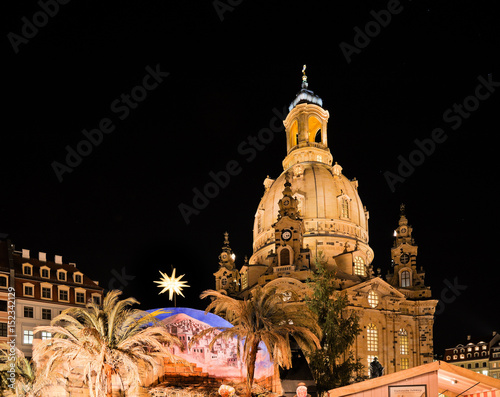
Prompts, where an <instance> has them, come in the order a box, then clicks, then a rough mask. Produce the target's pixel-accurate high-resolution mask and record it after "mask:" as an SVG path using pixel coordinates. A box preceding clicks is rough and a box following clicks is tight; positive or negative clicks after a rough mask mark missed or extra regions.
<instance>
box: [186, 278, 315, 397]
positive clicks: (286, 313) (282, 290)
mask: <svg viewBox="0 0 500 397" xmlns="http://www.w3.org/2000/svg"><path fill="white" fill-rule="evenodd" d="M282 280H283V279H282ZM283 281H284V280H283ZM294 281H295V280H289V282H282V283H272V282H271V283H269V284H267V285H266V286H264V287H260V286H257V287H255V288H254V289H253V290H252V294H251V296H250V297H249V298H245V299H243V300H238V299H234V298H231V297H229V296H227V295H225V294H223V293H221V292H217V291H214V290H207V291H204V292H203V293H202V294H201V298H207V297H210V298H213V300H212V302H211V303H210V304H209V305H208V307H207V308H206V312H209V311H213V313H214V314H217V315H220V316H221V317H223V318H225V319H226V320H227V321H229V322H230V323H231V324H232V325H233V327H212V328H208V329H206V330H204V331H202V332H200V333H199V334H197V335H196V336H195V338H194V341H193V342H195V341H196V340H198V339H200V338H201V337H203V336H204V335H207V334H212V333H213V334H214V337H213V339H212V341H211V343H210V345H209V347H210V348H212V347H213V345H214V344H215V342H216V341H217V340H219V339H221V338H222V339H231V338H234V337H236V338H237V340H238V346H241V343H243V357H244V361H245V363H246V368H247V382H246V387H247V394H248V396H251V394H252V392H251V390H252V384H253V380H254V374H255V362H256V358H257V351H258V346H259V343H260V342H263V343H264V344H265V346H266V348H267V350H268V351H269V355H270V358H271V360H272V361H273V362H274V364H276V365H279V366H281V367H283V368H290V366H291V349H290V336H293V338H294V339H295V340H296V341H297V343H298V344H299V345H300V346H301V348H303V349H305V350H306V351H307V350H311V349H314V348H318V347H319V338H318V335H320V333H321V330H320V329H319V327H318V326H317V323H316V320H315V317H314V315H313V314H312V312H310V311H309V310H308V309H307V308H306V307H305V305H304V304H303V303H300V302H299V300H300V296H301V295H300V293H301V292H302V291H303V290H304V287H303V285H301V284H300V283H295V282H294ZM214 331H215V332H214ZM217 331H219V333H216V332H217ZM193 342H192V343H193ZM238 353H239V351H238Z"/></svg>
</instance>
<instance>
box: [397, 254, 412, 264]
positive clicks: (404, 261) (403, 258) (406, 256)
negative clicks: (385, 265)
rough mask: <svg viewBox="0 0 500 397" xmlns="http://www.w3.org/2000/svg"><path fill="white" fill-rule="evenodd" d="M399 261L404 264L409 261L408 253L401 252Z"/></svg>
mask: <svg viewBox="0 0 500 397" xmlns="http://www.w3.org/2000/svg"><path fill="white" fill-rule="evenodd" d="M399 259H400V261H401V263H402V264H403V265H406V264H407V263H408V262H409V261H410V255H408V254H403V255H401V256H400V258H399Z"/></svg>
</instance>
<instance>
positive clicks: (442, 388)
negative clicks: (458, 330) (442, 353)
mask: <svg viewBox="0 0 500 397" xmlns="http://www.w3.org/2000/svg"><path fill="white" fill-rule="evenodd" d="M426 374H427V375H430V377H431V378H433V377H437V387H438V391H439V393H446V394H443V396H458V395H460V396H464V397H465V396H476V395H478V393H488V392H489V393H490V394H487V396H488V397H500V380H498V379H494V378H492V377H490V376H486V375H482V374H478V373H476V372H474V371H471V370H468V369H465V368H461V367H457V366H455V365H452V364H448V363H446V362H444V361H434V362H432V363H429V364H424V365H420V366H418V367H413V368H410V369H406V370H403V371H399V372H395V373H392V374H388V375H384V376H381V377H379V378H374V379H369V380H366V381H364V382H359V383H354V384H352V385H349V386H344V387H339V388H337V389H333V390H330V391H329V392H328V393H329V397H340V396H351V395H352V396H354V395H366V394H362V393H364V392H367V391H369V390H373V389H376V388H381V387H386V386H391V385H394V384H401V385H403V384H406V385H409V384H411V379H412V378H417V377H422V375H426ZM408 381H410V383H408ZM434 381H435V379H434ZM419 384H422V382H421V381H419ZM427 394H428V395H429V396H431V395H436V394H432V391H429V390H428V392H427ZM373 395H377V394H373ZM385 395H387V393H386V394H385Z"/></svg>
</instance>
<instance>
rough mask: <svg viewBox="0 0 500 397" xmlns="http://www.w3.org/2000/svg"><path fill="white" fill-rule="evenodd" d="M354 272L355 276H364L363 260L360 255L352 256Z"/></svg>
mask: <svg viewBox="0 0 500 397" xmlns="http://www.w3.org/2000/svg"><path fill="white" fill-rule="evenodd" d="M354 274H355V275H356V276H365V275H366V274H365V261H364V260H363V258H362V257H360V256H356V257H355V258H354Z"/></svg>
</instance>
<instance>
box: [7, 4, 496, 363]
mask: <svg viewBox="0 0 500 397" xmlns="http://www.w3.org/2000/svg"><path fill="white" fill-rule="evenodd" d="M41 3H43V1H42V2H35V1H25V2H22V4H21V3H19V4H18V3H14V4H12V2H10V3H9V5H8V7H9V8H8V9H7V8H5V7H6V5H5V4H4V5H3V7H4V8H5V9H4V11H3V12H2V21H3V24H2V26H3V29H4V31H3V37H4V40H3V46H2V51H3V54H4V55H3V59H4V62H3V65H4V72H3V76H4V82H3V84H2V87H3V88H4V89H3V99H4V101H3V103H4V105H3V113H4V116H3V121H4V123H3V132H2V138H1V146H2V155H1V156H0V170H1V179H0V180H1V181H2V190H1V191H2V194H1V199H0V232H3V233H8V234H9V235H10V238H11V239H12V240H13V242H14V243H15V244H16V249H21V248H27V249H30V250H31V251H32V253H33V255H36V253H37V252H38V251H43V252H47V254H48V257H49V258H50V257H53V255H55V254H58V255H63V258H64V260H65V261H66V262H76V263H77V265H78V266H79V268H80V269H81V270H82V271H84V272H85V273H87V274H88V275H89V276H91V277H92V278H94V279H97V280H99V281H100V284H101V285H103V286H104V287H105V288H112V287H118V286H120V285H121V287H122V288H123V290H124V294H125V295H126V296H134V297H136V298H137V299H138V300H139V301H141V307H143V308H145V309H149V308H155V307H163V306H168V305H169V304H170V303H169V301H168V299H167V297H166V296H165V295H162V296H158V295H157V294H158V291H159V289H158V288H157V287H156V284H154V283H153V280H158V279H159V272H158V271H159V270H162V271H164V272H168V273H170V269H171V266H174V267H175V268H177V273H178V274H185V276H184V278H185V279H186V280H187V281H188V283H189V284H190V285H191V287H190V288H188V289H186V290H185V295H186V298H185V299H182V298H181V297H179V298H178V301H177V303H178V305H179V306H180V305H184V306H188V307H194V308H199V309H203V308H204V307H205V305H206V303H205V302H203V301H200V300H199V299H198V296H199V294H200V292H201V291H203V290H204V289H208V288H213V287H214V279H213V275H212V273H213V272H215V271H216V270H217V268H218V264H217V256H218V254H219V252H220V248H221V246H222V242H223V233H224V232H225V231H228V232H229V236H230V242H231V247H232V248H233V250H234V251H235V253H236V255H237V261H238V264H239V265H241V264H242V260H243V258H244V256H245V255H248V256H250V255H251V250H252V227H253V216H254V214H255V210H256V208H257V205H258V202H259V200H260V198H261V196H262V194H263V186H262V182H263V181H264V179H265V177H266V175H269V176H270V177H272V178H275V177H277V176H278V175H279V174H280V173H281V172H282V168H281V161H282V160H283V158H284V156H285V154H286V153H285V151H286V143H285V136H284V133H281V134H279V133H278V134H275V136H274V139H273V140H272V142H271V143H269V144H267V145H265V148H264V149H263V150H262V151H259V152H258V154H257V156H256V158H255V159H254V160H253V161H250V162H249V161H247V157H246V156H244V155H242V154H241V153H240V152H239V151H238V146H239V145H240V144H241V143H242V142H243V141H245V140H248V137H249V136H256V135H257V133H258V132H259V130H260V129H262V128H264V127H269V125H270V122H271V120H272V119H273V117H274V116H275V113H276V112H282V110H283V108H284V107H285V106H288V104H289V103H290V102H291V101H292V100H293V99H294V97H295V95H296V93H297V92H298V90H299V89H300V81H301V69H302V65H303V64H307V75H308V78H309V88H310V89H311V90H313V91H314V92H315V93H316V94H318V95H319V96H320V97H321V98H322V99H323V101H324V108H325V109H327V110H328V111H329V112H330V122H329V125H328V127H329V129H328V134H329V137H328V139H329V146H330V149H331V151H332V154H333V157H334V161H337V162H338V163H339V164H340V165H341V166H342V167H343V169H344V170H343V172H344V174H345V175H346V176H347V177H349V178H357V179H358V180H359V193H360V196H361V199H362V200H363V204H365V205H366V206H367V208H368V210H369V211H370V245H371V246H372V248H373V249H374V250H375V261H374V267H375V268H378V267H380V268H381V269H382V272H383V274H385V273H386V272H387V270H388V269H389V267H390V247H391V244H392V232H393V230H394V229H395V228H396V226H397V221H398V219H399V205H400V203H405V204H406V208H407V216H408V219H409V221H410V223H411V224H412V226H413V227H414V236H415V239H416V242H417V243H418V245H419V257H418V264H419V265H422V266H424V268H425V270H426V281H427V283H428V284H429V285H430V286H431V287H432V290H433V295H434V298H436V299H440V298H442V297H445V299H447V303H443V306H442V310H441V311H442V313H440V314H439V315H438V316H437V317H436V323H435V346H436V351H435V352H436V353H438V354H441V353H442V351H443V349H444V348H445V347H449V346H453V345H455V344H457V343H459V342H463V341H464V340H465V336H466V335H467V334H472V335H473V336H474V337H477V338H479V337H484V336H488V335H491V332H492V331H493V330H497V331H500V316H499V315H498V291H497V290H495V287H498V279H499V273H500V272H499V270H498V269H499V260H498V253H497V250H496V249H495V245H496V244H497V241H498V238H499V232H498V226H497V223H498V215H497V211H496V209H497V205H496V194H495V191H496V190H497V187H496V185H497V179H496V171H497V169H498V166H497V145H496V144H495V142H496V141H497V139H496V135H497V134H498V131H499V129H498V119H497V117H498V116H497V115H498V104H499V95H500V93H499V92H489V91H486V90H485V89H483V90H481V91H480V92H481V94H482V95H483V96H485V94H486V93H487V92H489V93H490V95H489V97H488V98H486V99H482V100H481V99H480V100H478V101H477V104H478V105H477V110H475V111H472V112H470V115H468V116H464V117H462V118H461V119H462V120H461V125H460V127H459V128H456V129H453V128H452V127H453V126H456V125H458V122H455V123H457V124H455V123H451V122H446V121H445V120H444V119H443V115H444V114H445V112H446V111H448V110H450V109H453V106H454V104H463V101H464V99H465V98H467V97H469V96H475V95H476V87H477V86H478V84H480V80H478V79H479V78H480V77H482V78H484V79H485V80H488V79H490V80H492V81H495V82H497V81H500V73H499V72H498V71H499V69H498V48H500V43H499V37H500V35H499V32H498V23H497V21H496V20H495V14H494V13H493V12H492V10H491V5H492V4H493V2H485V3H478V2H475V1H472V0H470V1H451V0H448V1H438V0H435V1H415V0H413V1H407V0H402V1H401V2H400V5H399V9H400V10H401V12H399V13H398V14H394V15H392V17H391V21H390V22H389V23H388V24H387V26H385V27H382V28H381V29H380V33H379V34H376V35H374V37H372V38H371V39H370V42H369V43H368V45H367V46H366V47H365V48H363V49H360V50H359V53H353V54H352V57H351V62H350V63H349V62H347V60H346V57H345V56H344V54H343V53H342V50H341V48H340V46H341V43H347V44H349V45H354V38H355V34H356V31H355V28H359V29H361V30H363V29H364V27H365V25H366V24H367V23H368V22H370V21H373V20H374V16H373V12H379V11H380V10H385V9H387V7H388V3H387V2H385V1H351V2H346V3H348V5H337V4H331V3H333V2H326V1H321V2H315V1H310V2H302V1H301V2H290V1H288V2H269V1H250V0H244V1H239V2H237V1H235V0H233V1H232V3H230V2H229V1H227V0H226V1H225V2H224V0H222V1H220V2H219V4H223V3H225V4H234V6H230V7H231V8H232V10H230V11H226V12H224V13H223V15H222V17H221V16H220V15H218V13H217V11H216V9H215V7H214V3H213V2H212V1H204V2H199V1H198V2H181V1H178V2H166V1H148V2H132V1H121V2H97V1H85V2H83V1H82V2H77V1H72V2H68V3H67V4H61V5H59V9H58V10H57V12H56V11H54V10H55V8H52V10H53V11H52V12H53V13H54V15H53V16H52V17H48V18H47V20H46V21H45V23H44V21H43V16H40V15H41V14H40V13H39V12H40V10H41V9H42V8H41ZM103 3H104V4H103ZM51 4H53V3H51ZM372 11H373V12H372ZM37 13H38V14H37ZM34 16H38V18H42V19H40V20H39V24H40V25H43V26H41V27H39V28H38V32H36V34H33V37H31V38H29V39H28V41H27V42H25V43H23V44H19V45H18V46H17V50H18V51H17V53H16V51H15V48H14V47H16V45H14V46H13V45H12V43H11V41H12V37H14V36H13V34H16V35H22V33H23V26H24V25H25V23H26V20H28V21H33V18H34ZM24 29H25V32H26V28H24ZM148 66H149V67H150V68H152V69H157V70H160V71H161V72H162V73H168V76H167V77H164V78H163V82H161V84H158V86H157V87H156V88H155V89H152V90H151V91H148V92H147V97H146V98H145V99H144V101H143V102H141V103H139V104H138V106H137V107H136V108H135V109H132V110H130V112H129V114H127V115H126V117H123V116H124V115H125V114H124V113H119V112H117V111H116V110H113V107H112V103H113V102H114V101H116V100H117V99H118V100H120V97H121V95H122V94H130V92H131V91H132V90H133V89H134V87H136V86H138V85H140V84H142V82H143V78H144V76H145V75H146V73H147V70H146V67H148ZM491 90H496V91H500V87H499V88H495V87H493V86H492V87H491ZM137 92H138V91H137ZM470 101H473V99H470ZM470 103H473V102H470ZM114 109H116V107H115V108H114ZM119 116H122V118H123V119H120V118H119ZM107 118H108V119H109V120H111V122H112V125H113V126H114V130H113V132H111V133H110V134H107V135H104V137H103V141H102V143H100V144H98V145H97V146H94V147H93V149H92V153H91V154H90V155H88V156H87V157H84V158H83V159H82V161H81V164H79V165H78V166H77V167H75V168H74V171H73V172H72V173H65V174H64V175H63V180H62V182H59V180H58V178H57V176H56V174H55V172H54V170H53V168H52V164H53V162H54V161H56V162H59V163H63V162H64V161H65V157H66V147H67V146H68V145H69V146H70V147H72V148H76V146H77V145H78V143H79V142H80V141H81V140H82V139H83V138H84V136H83V134H82V130H83V129H87V130H91V129H93V128H96V127H97V126H98V125H99V123H100V122H101V121H102V120H103V119H107ZM436 128H442V129H443V131H444V132H445V134H446V137H447V139H446V140H445V141H444V142H442V143H440V144H437V145H436V148H435V150H434V152H433V153H432V154H430V155H429V156H426V157H425V160H424V161H423V162H422V164H421V165H419V166H417V167H415V169H414V171H413V172H411V173H410V175H409V176H408V177H407V178H406V180H405V181H404V182H402V183H398V184H396V186H395V191H394V192H392V191H391V189H390V188H389V186H388V183H387V181H386V180H385V177H384V175H386V172H387V171H391V172H394V173H397V168H398V164H399V162H400V159H401V158H405V159H408V158H409V156H410V154H411V153H412V152H413V151H414V150H415V149H416V144H415V140H416V139H417V140H420V141H422V140H425V139H427V138H430V137H431V134H432V131H433V130H434V129H436ZM399 156H402V157H399ZM230 161H237V162H238V164H239V165H240V167H241V170H242V171H241V173H240V174H239V175H236V176H234V177H233V178H232V179H231V181H230V183H229V185H228V186H227V187H225V188H224V189H221V191H220V193H219V194H218V195H217V197H215V198H213V199H211V200H210V202H209V204H208V205H207V206H206V208H204V209H203V210H201V211H200V213H199V214H198V215H196V216H193V217H191V222H190V223H189V225H187V224H186V223H185V222H184V220H183V218H182V216H181V214H180V212H179V210H178V206H179V204H181V203H185V204H188V205H191V202H192V199H193V189H194V188H198V189H202V188H203V187H204V186H205V185H206V184H207V183H208V182H210V181H211V179H210V172H211V171H212V172H218V171H220V170H222V169H224V168H225V167H226V165H227V163H228V162H230ZM117 275H121V276H122V277H123V276H126V278H125V283H126V285H124V284H125V283H123V282H122V283H120V280H119V278H120V277H118V276H117ZM447 283H448V284H451V285H455V289H456V291H457V293H455V294H453V293H447V292H446V290H445V288H448V289H450V287H449V286H448V287H447ZM443 290H445V295H442V294H443Z"/></svg>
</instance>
